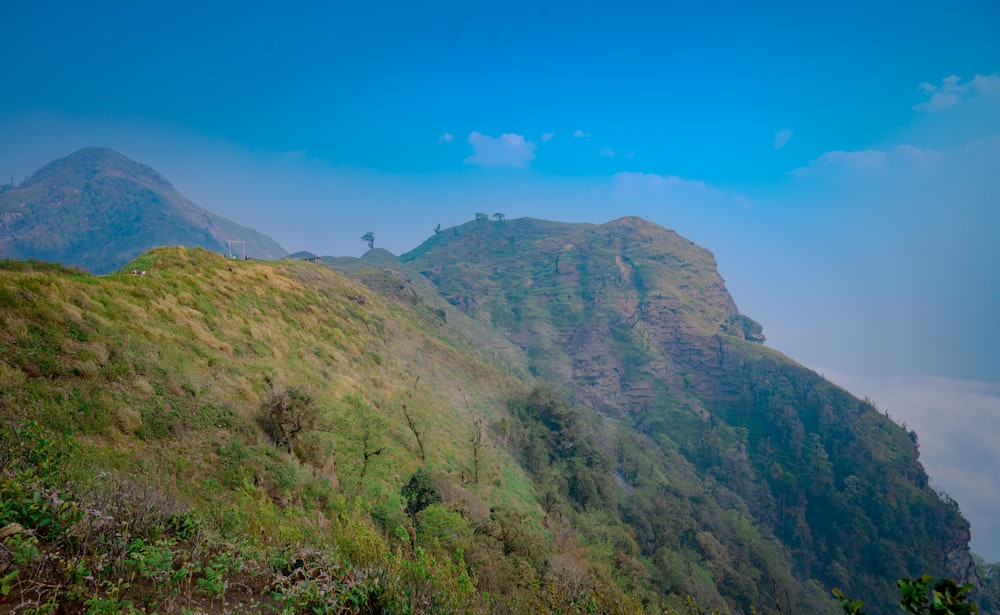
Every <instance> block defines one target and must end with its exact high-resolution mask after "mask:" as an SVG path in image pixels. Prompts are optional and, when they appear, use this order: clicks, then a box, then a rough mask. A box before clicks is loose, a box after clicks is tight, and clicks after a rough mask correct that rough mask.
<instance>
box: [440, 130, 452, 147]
mask: <svg viewBox="0 0 1000 615" xmlns="http://www.w3.org/2000/svg"><path fill="white" fill-rule="evenodd" d="M454 138H455V135H453V134H451V133H450V132H446V133H444V134H443V135H441V138H440V139H438V144H439V145H440V144H441V143H451V142H452V139H454Z"/></svg>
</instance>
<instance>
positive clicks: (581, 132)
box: [573, 128, 590, 139]
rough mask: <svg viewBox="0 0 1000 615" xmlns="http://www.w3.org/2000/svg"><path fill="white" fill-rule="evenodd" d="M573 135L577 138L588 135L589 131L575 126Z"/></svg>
mask: <svg viewBox="0 0 1000 615" xmlns="http://www.w3.org/2000/svg"><path fill="white" fill-rule="evenodd" d="M573 136H574V137H576V138H577V139H581V138H585V137H589V136H590V133H589V132H583V131H582V130H580V129H579V128H577V129H576V130H574V131H573Z"/></svg>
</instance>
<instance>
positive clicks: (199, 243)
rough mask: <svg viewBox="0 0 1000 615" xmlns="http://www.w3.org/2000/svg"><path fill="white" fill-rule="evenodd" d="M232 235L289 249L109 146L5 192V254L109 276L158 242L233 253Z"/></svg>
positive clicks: (256, 252) (250, 251) (274, 253)
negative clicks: (206, 207)
mask: <svg viewBox="0 0 1000 615" xmlns="http://www.w3.org/2000/svg"><path fill="white" fill-rule="evenodd" d="M229 240H238V241H243V242H245V246H246V254H247V255H249V256H251V257H254V258H266V259H273V258H280V257H282V256H284V254H285V251H284V249H282V248H281V246H279V245H278V244H277V243H276V242H275V241H274V240H273V239H271V238H270V237H267V236H265V235H262V234H260V233H258V232H257V231H254V230H252V229H249V228H246V227H242V226H240V225H238V224H236V223H235V222H232V221H230V220H227V219H225V218H222V217H220V216H217V215H215V214H212V213H210V212H208V211H206V210H204V209H202V208H200V207H198V206H197V205H195V204H194V203H192V202H191V201H189V200H188V199H186V198H185V197H184V196H183V195H181V194H180V193H179V192H177V191H176V190H175V189H174V187H173V186H172V185H171V184H170V182H168V181H167V180H166V179H164V178H163V176H161V175H160V174H159V173H157V172H156V171H154V170H153V169H151V168H149V167H147V166H145V165H142V164H139V163H137V162H133V161H132V160H129V159H128V158H126V157H124V156H122V155H121V154H118V153H117V152H114V151H112V150H109V149H104V148H97V147H91V148H86V149H82V150H79V151H77V152H74V153H73V154H70V155H69V156H67V157H65V158H62V159H60V160H56V161H55V162H52V163H50V164H49V165H47V166H45V167H44V168H42V169H40V170H38V171H37V172H35V173H34V174H33V175H32V176H31V177H29V178H28V179H27V180H25V181H24V182H23V183H21V184H20V185H18V186H17V187H16V188H10V189H8V190H6V191H4V192H2V193H0V258H13V259H22V260H26V259H37V260H42V261H49V262H58V263H62V264H64V265H68V266H73V267H80V268H83V269H86V270H88V271H92V272H94V273H107V272H109V271H113V270H115V269H118V268H119V267H121V266H122V265H124V264H125V263H127V262H128V261H130V260H131V259H133V258H135V257H136V256H138V255H139V254H141V253H142V252H144V251H146V250H149V249H151V248H154V247H158V246H163V245H180V246H188V247H203V248H206V249H208V250H211V251H214V252H219V253H228V251H229V244H228V241H229ZM238 252H239V255H240V256H242V255H243V250H242V246H240V247H239V249H238Z"/></svg>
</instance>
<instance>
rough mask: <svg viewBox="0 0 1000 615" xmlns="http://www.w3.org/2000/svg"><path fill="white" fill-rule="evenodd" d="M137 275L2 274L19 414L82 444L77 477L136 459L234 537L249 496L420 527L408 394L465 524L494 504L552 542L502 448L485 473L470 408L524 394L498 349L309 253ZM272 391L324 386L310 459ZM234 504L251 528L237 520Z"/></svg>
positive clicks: (163, 267) (2, 334)
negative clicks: (281, 431) (297, 449)
mask: <svg viewBox="0 0 1000 615" xmlns="http://www.w3.org/2000/svg"><path fill="white" fill-rule="evenodd" d="M131 268H139V269H145V270H146V271H147V274H146V275H144V276H142V275H140V276H135V275H130V274H128V273H117V274H112V275H110V276H108V277H105V278H95V277H92V276H90V275H87V274H83V273H80V272H76V271H72V270H66V269H62V268H58V267H54V266H40V265H37V264H36V265H32V264H24V263H6V264H5V265H4V268H3V271H2V272H0V276H2V278H3V280H2V284H0V289H2V290H0V303H2V305H3V310H2V312H0V357H2V362H0V391H2V393H0V403H2V410H3V418H4V419H5V420H7V421H11V420H14V421H16V422H17V424H22V425H23V424H25V422H26V421H28V420H33V421H37V422H38V423H39V424H40V425H41V426H42V429H44V430H46V433H53V434H55V435H56V437H57V439H58V440H60V441H66V442H78V443H81V444H80V445H78V446H76V447H75V448H74V451H75V452H74V453H73V457H72V459H73V461H72V464H71V466H70V467H69V468H68V469H67V470H66V473H67V474H72V476H73V482H75V483H78V484H80V485H85V484H90V483H92V482H93V480H94V478H95V476H102V475H104V474H105V473H111V474H113V475H116V476H117V475H133V474H134V471H135V470H136V469H140V474H141V475H142V476H144V477H145V478H143V481H144V484H150V485H155V486H156V489H157V491H158V492H160V493H162V494H166V495H167V496H168V498H167V499H170V500H172V501H175V504H176V508H177V509H178V510H181V509H186V508H187V507H192V510H194V511H196V512H197V515H199V516H200V518H202V519H206V520H209V521H211V523H209V524H208V525H209V526H211V527H212V529H213V531H218V532H221V533H222V534H224V535H225V534H226V533H227V532H232V531H235V530H234V528H237V527H239V528H242V529H244V530H245V529H246V526H247V524H249V523H250V521H251V519H247V518H245V517H242V516H240V515H241V513H240V512H239V511H237V510H236V509H233V508H232V507H233V506H234V505H236V504H240V506H245V505H246V502H245V500H246V499H247V498H250V499H252V500H253V501H255V502H258V503H259V505H260V506H261V507H263V509H266V510H267V511H270V512H268V514H267V515H262V516H263V517H264V518H268V515H271V516H272V517H274V518H275V519H277V518H282V516H283V515H284V514H286V513H287V514H292V515H303V516H304V517H305V518H312V519H316V518H317V517H316V516H315V515H320V517H319V518H320V519H323V518H328V517H331V516H332V517H334V518H337V516H338V515H341V516H343V515H345V514H346V515H347V516H348V517H349V516H350V514H349V511H350V510H353V509H352V508H351V507H352V506H354V504H352V502H357V503H358V505H360V506H361V509H358V510H368V511H372V512H373V513H374V514H376V516H378V517H379V518H380V519H382V522H383V524H384V525H385V527H386V529H387V531H389V532H390V534H396V535H398V534H399V533H400V532H402V533H403V534H402V535H404V536H405V535H406V532H407V531H408V530H407V529H406V528H407V527H408V520H407V518H406V517H405V515H404V514H403V513H402V508H403V503H404V502H403V500H402V499H401V497H400V495H399V491H400V487H401V485H402V484H404V483H405V482H406V480H407V479H408V478H409V476H410V474H411V473H412V472H413V471H414V470H415V469H416V468H417V467H418V466H419V465H421V463H422V462H421V460H420V459H419V455H418V451H417V445H416V441H415V439H414V437H413V434H412V432H411V431H410V430H409V428H408V427H407V424H406V421H405V419H404V417H403V415H402V407H403V405H404V404H405V405H406V407H407V411H408V412H409V413H410V415H411V417H412V418H413V420H414V421H415V423H416V424H417V427H418V430H419V431H422V433H423V438H424V444H425V449H426V451H427V460H426V465H427V466H428V467H430V468H431V469H432V470H433V471H434V472H435V473H436V474H437V476H438V482H439V484H440V485H441V487H442V491H444V493H445V495H446V500H450V502H449V504H450V505H451V506H452V509H463V508H464V509H466V510H468V511H469V513H468V520H466V521H465V524H466V526H468V525H469V524H470V523H472V521H473V520H475V518H477V517H478V518H480V519H481V518H483V517H484V516H485V517H488V516H489V512H488V511H489V507H490V506H496V507H500V508H502V509H505V510H510V511H512V512H514V513H515V514H517V515H520V516H521V517H523V518H524V519H525V528H526V529H525V531H527V532H529V533H534V534H537V535H538V536H539V537H541V536H543V535H545V531H544V530H543V528H542V527H541V526H540V525H539V523H538V519H539V518H540V516H541V511H540V509H539V508H538V506H537V504H536V503H535V500H534V494H533V491H532V489H533V488H532V486H531V483H530V481H529V480H528V479H527V478H526V476H525V475H524V474H523V472H522V471H521V470H520V469H519V467H517V466H516V465H515V464H514V463H513V462H512V460H511V459H510V458H509V457H508V456H506V455H504V454H502V452H500V451H498V450H496V449H495V448H494V447H492V446H488V447H486V448H485V449H483V450H482V451H480V456H481V461H480V463H481V466H482V472H481V474H482V475H481V478H480V481H479V483H478V484H472V483H471V482H469V477H470V476H471V475H472V472H473V461H472V459H471V455H472V452H471V446H470V445H469V441H470V439H471V438H472V436H473V433H474V429H475V427H474V424H473V418H474V417H475V416H485V417H490V416H495V415H497V414H498V413H500V412H503V411H504V408H505V405H504V404H505V397H506V396H508V395H510V394H512V393H516V392H517V391H520V390H523V387H524V385H523V384H522V383H520V382H518V381H516V380H513V379H511V378H510V377H509V376H508V375H506V373H505V371H501V370H497V369H494V368H493V366H492V361H491V360H490V358H489V356H488V355H487V356H477V355H476V353H475V351H474V350H469V349H468V348H464V349H461V350H459V349H458V348H456V346H457V343H456V340H455V339H452V338H449V337H448V334H447V331H444V332H443V333H442V332H440V331H439V332H431V331H429V330H428V329H427V327H428V325H427V323H424V322H421V321H419V320H418V319H417V318H415V317H414V316H413V315H412V314H411V313H407V312H406V311H404V310H402V309H401V308H399V307H397V306H395V305H394V304H392V303H390V302H388V301H386V300H385V299H382V298H381V297H379V296H378V295H376V294H374V293H372V291H371V290H370V289H368V288H366V287H364V286H361V285H360V284H358V283H356V282H352V281H350V280H347V279H346V278H344V277H342V276H341V275H339V274H337V273H335V272H332V271H329V270H327V269H325V268H322V267H319V266H317V265H313V264H310V263H303V262H283V263H280V264H271V263H259V262H242V261H237V262H231V261H226V260H225V259H222V258H221V257H218V256H216V255H213V254H211V253H208V252H204V251H202V250H187V249H182V248H177V249H173V248H172V249H160V250H154V251H153V252H150V253H147V254H145V255H143V256H142V257H141V258H140V259H138V260H137V261H135V262H134V263H132V264H130V265H129V266H128V267H127V269H131ZM272 386H273V387H275V388H276V389H278V390H281V389H286V388H292V387H297V388H298V389H301V390H305V391H308V392H309V393H310V394H311V395H312V396H313V397H314V398H315V400H316V402H317V405H318V407H319V408H320V409H321V417H320V426H321V427H322V428H323V429H322V431H317V432H311V433H309V434H307V435H306V436H304V437H303V439H302V445H303V446H302V448H303V449H304V450H305V452H304V453H303V454H302V455H301V456H302V457H305V458H307V460H308V461H309V462H310V463H303V462H300V460H299V459H298V458H297V457H296V456H295V455H289V454H287V453H285V452H283V451H282V450H280V449H279V448H278V447H276V446H274V444H273V443H271V442H270V441H269V440H268V438H267V437H266V436H265V435H264V433H263V432H262V430H261V427H260V424H259V422H260V421H259V419H260V417H261V410H260V408H261V404H262V401H263V400H264V399H266V397H267V395H268V394H269V393H270V391H271V389H272ZM366 433H367V434H368V437H369V444H368V447H367V451H368V452H369V453H374V452H375V451H376V450H377V451H379V452H378V454H377V455H372V456H371V458H370V460H369V464H368V467H367V468H366V475H365V477H364V480H363V482H362V480H361V468H362V466H363V465H364V464H363V457H364V452H365V450H363V449H364V448H365V446H364V444H363V440H364V436H365V434H366ZM282 511H284V512H282ZM296 511H297V512H296ZM309 511H312V512H309ZM345 511H347V512H345ZM244 512H246V511H244ZM356 512H358V511H356ZM233 514H236V516H237V517H239V519H241V520H239V521H234V522H233V523H234V524H235V525H233V527H229V525H228V521H226V518H227V516H228V515H233ZM247 514H249V513H247ZM363 517H364V516H363ZM282 523H284V522H282ZM251 525H252V524H251ZM280 525H281V524H280V523H276V524H275V525H266V524H265V525H263V526H261V527H258V528H257V530H256V531H259V532H260V535H261V541H253V542H254V543H255V544H257V546H260V545H261V544H263V545H264V546H273V547H276V548H277V547H278V546H281V545H279V543H281V542H282V541H285V538H283V533H286V532H289V533H291V534H293V535H294V534H296V531H295V530H291V529H286V528H283V527H280ZM292 525H297V523H296V524H292ZM321 525H322V524H321ZM334 525H336V523H334ZM254 527H256V526H254ZM298 531H299V532H302V531H305V530H302V529H299V530H298ZM251 536H253V534H251ZM350 538H351V535H350V533H348V538H347V539H348V540H350ZM331 540H332V539H331ZM305 542H306V543H308V542H309V541H308V540H306V541H305ZM390 542H391V541H390ZM543 542H544V541H543ZM283 548H289V545H284V546H283ZM386 548H388V547H381V549H382V550H383V551H384V550H385V549H386ZM347 551H348V552H350V551H351V548H347ZM501 557H502V555H501Z"/></svg>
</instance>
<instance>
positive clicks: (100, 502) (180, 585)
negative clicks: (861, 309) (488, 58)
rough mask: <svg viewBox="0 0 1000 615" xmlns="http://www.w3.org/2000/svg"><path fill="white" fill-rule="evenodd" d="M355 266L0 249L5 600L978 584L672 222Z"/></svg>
mask: <svg viewBox="0 0 1000 615" xmlns="http://www.w3.org/2000/svg"><path fill="white" fill-rule="evenodd" d="M333 264H334V266H336V267H338V268H339V269H342V270H343V271H345V272H347V274H349V275H347V274H345V273H340V272H337V271H332V270H331V269H330V268H327V267H323V266H321V265H318V264H314V263H311V262H304V261H294V260H286V261H280V262H260V261H242V260H235V261H234V260H227V259H225V258H222V257H220V256H219V255H217V254H213V253H210V252H206V251H204V250H200V249H185V248H162V249H157V250H153V251H151V252H147V253H145V254H143V255H141V256H140V257H139V258H138V259H136V260H135V261H133V262H131V263H128V264H127V265H125V267H124V269H122V270H120V271H118V272H115V273H112V274H110V275H107V276H103V277H97V276H93V275H91V274H88V273H84V272H82V271H79V270H74V269H67V268H63V267H61V266H57V265H43V264H38V263H24V262H13V261H8V262H4V263H3V265H2V266H0V418H2V420H3V424H2V426H0V430H2V437H0V597H2V598H5V601H4V602H0V612H3V609H4V608H10V609H15V608H16V609H18V612H21V611H23V610H24V609H26V608H34V609H37V612H57V611H58V610H59V609H62V612H77V611H86V610H89V611H90V612H94V613H101V612H122V611H125V612H128V611H130V610H131V611H133V612H135V611H138V612H160V613H165V612H166V613H169V612H184V611H185V610H187V611H193V612H198V611H200V612H230V611H244V612H245V611H251V612H289V613H298V612H311V613H323V612H368V613H431V612H522V613H536V612H561V613H572V612H606V613H639V612H649V613H655V612H664V611H666V612H675V613H680V612H683V613H708V612H712V610H713V609H718V610H719V611H721V612H731V613H739V612H742V613H750V612H757V613H779V612H780V613H790V612H800V613H836V612H838V610H839V606H838V603H837V602H836V601H835V600H834V599H833V597H832V596H831V593H830V590H831V588H832V587H834V586H837V587H840V588H841V589H843V590H844V592H845V594H847V595H850V596H853V597H861V598H864V599H865V604H866V609H867V612H869V613H889V612H893V611H894V608H895V607H894V606H893V605H894V602H895V600H894V598H893V596H895V595H897V592H896V588H895V580H896V579H897V578H900V577H904V576H910V577H917V576H919V575H921V574H923V573H930V574H932V575H935V576H939V577H943V576H947V577H954V578H956V579H958V580H959V581H960V582H964V581H966V580H971V579H973V577H974V574H975V573H974V570H973V568H972V563H971V562H972V560H971V558H970V556H969V553H968V538H969V536H968V524H967V523H966V522H965V520H964V519H962V517H961V515H960V513H959V512H958V510H957V507H956V506H954V503H953V502H950V501H946V500H942V499H941V498H940V497H939V496H938V495H937V494H936V493H934V491H933V490H932V489H930V487H929V486H928V482H927V476H926V474H925V473H924V471H923V469H922V467H921V466H920V464H919V462H918V461H917V447H916V444H915V441H914V439H912V438H911V435H910V434H908V433H907V432H906V431H905V430H903V429H902V428H900V427H899V426H898V425H896V424H895V423H893V422H892V421H891V420H890V419H889V418H888V417H887V416H885V415H884V414H882V413H880V412H878V411H877V410H876V409H875V408H874V407H872V406H871V404H869V403H867V402H864V401H860V400H857V399H856V398H854V397H852V396H851V395H849V394H848V393H846V392H845V391H843V390H841V389H839V388H837V387H835V386H833V385H831V384H829V383H827V382H826V381H824V380H823V379H822V378H820V377H819V376H818V375H816V374H815V373H813V372H810V371H809V370H806V369H804V368H802V367H801V366H799V365H797V364H795V363H794V362H792V361H790V360H789V359H787V358H785V357H783V356H782V355H780V354H779V353H776V352H774V351H771V350H769V349H767V348H765V347H764V346H762V345H761V344H760V343H759V342H760V341H761V340H762V339H763V337H762V332H761V329H760V326H759V325H758V324H757V323H755V322H754V321H753V320H752V319H750V318H748V317H746V316H743V315H741V314H739V312H738V310H737V308H736V305H735V303H734V302H733V300H732V298H731V297H730V296H729V294H728V292H727V291H726V290H725V286H724V284H723V282H722V280H721V278H720V277H719V276H718V273H717V272H716V270H715V263H714V259H713V258H712V256H711V254H710V253H709V252H707V251H706V250H704V249H702V248H699V247H698V246H696V245H694V244H692V243H691V242H689V241H687V240H685V239H683V238H681V237H679V236H677V235H676V234H674V233H672V232H669V231H666V230H665V229H661V228H660V227H657V226H655V225H651V224H649V223H646V222H643V221H641V220H637V219H623V220H620V221H615V222H612V223H608V224H605V225H565V224H559V223H549V222H542V221H534V220H511V221H502V222H491V221H485V222H483V221H480V222H472V223H469V224H465V225H462V226H460V227H456V228H455V229H453V230H451V231H447V232H441V233H439V234H436V235H435V236H434V237H432V238H431V239H430V240H428V242H427V243H425V244H424V245H423V246H421V247H420V248H418V249H417V250H415V251H414V252H412V253H410V254H407V255H403V257H402V258H401V259H396V258H395V257H393V256H392V255H390V254H388V253H385V252H382V251H374V252H372V253H369V254H368V255H366V256H365V257H364V258H362V259H348V260H340V261H338V262H335V263H333ZM132 271H145V272H146V273H145V274H140V275H133V274H132V273H131V272H132Z"/></svg>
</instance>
